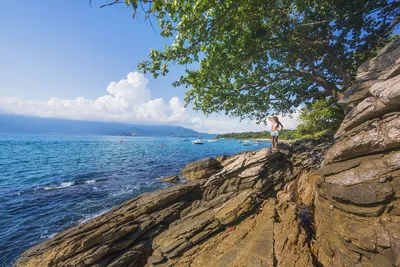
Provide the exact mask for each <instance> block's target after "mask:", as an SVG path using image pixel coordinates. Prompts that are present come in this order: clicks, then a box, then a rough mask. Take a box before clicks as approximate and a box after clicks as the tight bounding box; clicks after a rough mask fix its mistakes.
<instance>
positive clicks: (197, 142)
mask: <svg viewBox="0 0 400 267" xmlns="http://www.w3.org/2000/svg"><path fill="white" fill-rule="evenodd" d="M192 143H193V144H195V145H204V141H203V140H202V139H196V140H193V141H192Z"/></svg>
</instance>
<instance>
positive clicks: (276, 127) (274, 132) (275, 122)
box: [268, 116, 283, 149]
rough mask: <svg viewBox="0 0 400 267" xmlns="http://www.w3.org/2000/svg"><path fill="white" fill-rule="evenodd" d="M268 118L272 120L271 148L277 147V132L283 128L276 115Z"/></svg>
mask: <svg viewBox="0 0 400 267" xmlns="http://www.w3.org/2000/svg"><path fill="white" fill-rule="evenodd" d="M268 120H269V121H270V122H272V127H271V139H272V148H275V149H277V148H278V136H279V132H280V131H282V130H283V125H282V123H281V122H280V121H279V120H278V117H276V116H273V117H269V118H268ZM279 127H280V129H279Z"/></svg>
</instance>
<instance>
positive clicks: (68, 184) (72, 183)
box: [35, 179, 107, 191]
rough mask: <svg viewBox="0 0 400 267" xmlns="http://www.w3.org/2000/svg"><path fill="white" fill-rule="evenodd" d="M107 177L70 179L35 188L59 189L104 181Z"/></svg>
mask: <svg viewBox="0 0 400 267" xmlns="http://www.w3.org/2000/svg"><path fill="white" fill-rule="evenodd" d="M105 180H107V179H97V180H95V179H91V180H86V181H70V182H63V183H60V184H56V185H48V186H39V187H37V188H35V190H46V191H47V190H59V189H64V188H68V187H71V186H77V185H83V184H94V183H98V182H102V181H105Z"/></svg>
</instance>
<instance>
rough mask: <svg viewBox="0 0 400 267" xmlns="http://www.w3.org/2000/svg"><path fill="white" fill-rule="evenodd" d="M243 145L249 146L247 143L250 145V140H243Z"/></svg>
mask: <svg viewBox="0 0 400 267" xmlns="http://www.w3.org/2000/svg"><path fill="white" fill-rule="evenodd" d="M243 145H244V146H249V145H251V142H250V141H247V140H243Z"/></svg>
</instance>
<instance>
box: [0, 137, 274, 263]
mask: <svg viewBox="0 0 400 267" xmlns="http://www.w3.org/2000/svg"><path fill="white" fill-rule="evenodd" d="M121 140H122V141H123V142H122V143H121ZM262 147H270V143H269V142H263V143H262V144H261V145H251V146H243V145H242V144H240V143H238V142H237V141H236V140H218V142H215V143H208V142H206V143H205V144H204V145H194V144H192V143H191V142H188V141H183V139H182V138H178V137H127V136H102V135H61V134H40V135H33V134H32V135H24V134H0V170H1V171H0V225H2V227H1V228H0V250H1V251H2V253H1V254H0V263H2V265H1V266H11V265H12V263H13V262H14V261H15V259H16V258H17V257H18V256H19V255H20V254H21V253H22V252H23V251H25V250H26V249H27V248H29V247H31V246H33V245H35V244H37V243H39V242H42V241H44V240H46V239H48V238H50V237H52V236H54V235H55V234H57V233H58V232H60V231H63V230H65V229H67V228H69V227H72V226H74V225H77V224H80V223H83V222H86V221H88V220H90V219H91V218H93V217H96V216H98V215H100V214H102V213H104V212H107V211H108V210H110V209H111V208H113V207H115V206H117V205H119V204H121V203H123V202H124V201H126V200H128V199H131V198H132V197H134V196H137V195H139V194H141V193H144V192H151V191H155V190H157V189H161V188H166V187H168V186H170V185H171V184H169V183H165V182H162V181H161V180H159V179H158V178H160V177H163V176H169V175H177V174H179V172H180V171H181V169H182V167H184V166H185V165H186V164H187V163H189V162H192V161H195V160H198V159H201V158H205V157H217V156H220V155H232V154H236V153H239V152H242V151H246V150H256V149H260V148H262Z"/></svg>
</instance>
